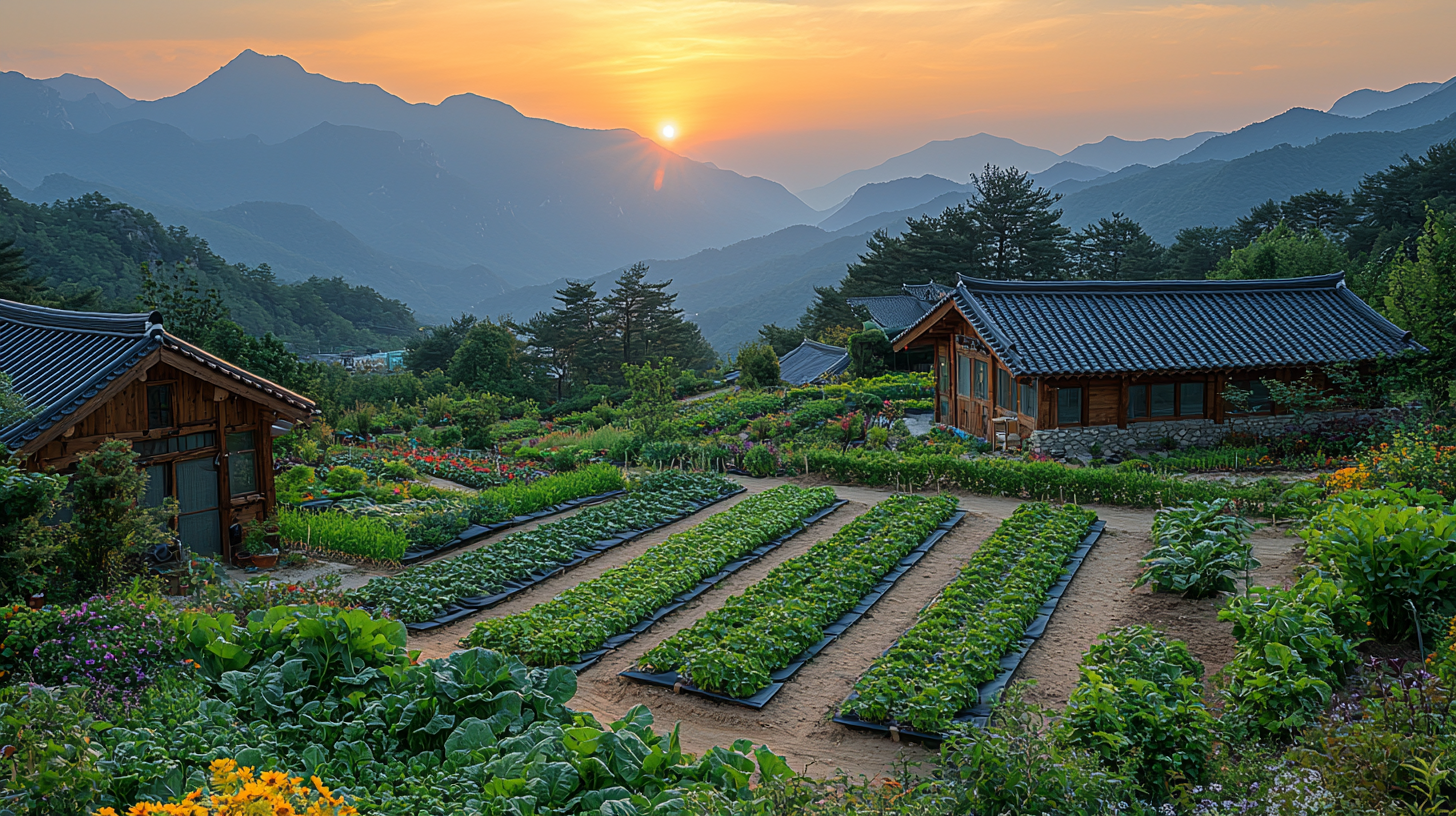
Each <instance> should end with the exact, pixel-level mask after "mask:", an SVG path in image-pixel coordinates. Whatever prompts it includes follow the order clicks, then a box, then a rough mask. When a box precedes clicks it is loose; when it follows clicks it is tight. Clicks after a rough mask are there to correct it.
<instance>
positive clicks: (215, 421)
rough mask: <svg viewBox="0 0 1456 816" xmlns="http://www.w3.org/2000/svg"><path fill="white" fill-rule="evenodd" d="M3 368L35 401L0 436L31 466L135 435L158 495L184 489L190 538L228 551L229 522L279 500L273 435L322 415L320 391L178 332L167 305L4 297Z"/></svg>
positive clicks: (69, 468) (62, 467)
mask: <svg viewBox="0 0 1456 816" xmlns="http://www.w3.org/2000/svg"><path fill="white" fill-rule="evenodd" d="M0 372H4V373H6V374H8V375H9V376H10V377H11V380H12V384H13V387H14V389H15V391H16V392H17V393H19V394H20V395H21V396H22V397H24V398H25V400H26V402H27V404H28V406H29V408H30V409H31V411H32V415H31V416H30V418H28V419H26V420H24V421H21V422H17V423H13V424H11V425H9V426H8V427H4V428H0V445H4V446H5V448H7V449H8V450H9V451H10V453H11V454H12V455H16V456H19V457H20V458H21V459H22V460H23V462H24V464H25V467H27V468H29V469H31V470H47V469H52V468H53V469H55V470H56V471H57V472H60V473H71V472H74V471H75V468H76V462H77V459H78V457H79V456H80V454H82V453H86V452H88V451H92V450H95V449H96V448H97V447H99V446H100V445H101V443H103V442H105V441H106V440H108V439H126V440H130V441H131V443H132V447H133V448H134V449H135V450H136V452H137V453H138V454H139V456H140V464H141V466H142V468H143V469H144V470H145V471H146V473H147V475H148V477H149V479H148V482H147V494H146V501H147V503H148V504H150V505H153V506H160V505H161V504H162V501H163V500H164V499H165V498H167V497H173V498H175V499H177V502H178V506H179V510H180V514H179V516H178V518H177V521H176V525H177V532H178V534H179V536H180V538H181V540H182V543H183V545H184V546H186V547H187V548H189V549H190V550H192V551H193V552H197V553H202V554H213V555H222V556H224V557H229V556H231V552H230V550H231V538H232V537H233V535H230V528H233V527H234V525H242V524H244V523H246V522H247V521H249V520H252V519H257V518H262V517H264V516H266V515H267V514H269V513H271V512H272V510H273V508H274V503H275V495H274V490H273V444H272V441H273V436H274V435H276V434H279V433H283V432H284V431H286V430H287V428H289V427H292V425H293V424H294V423H298V422H304V421H307V420H309V419H310V418H311V417H312V416H313V415H314V414H315V413H316V406H315V405H314V403H313V402H312V401H311V400H308V399H306V398H305V397H302V396H299V395H298V394H295V393H293V392H292V391H289V390H288V389H286V388H283V387H282V386H280V385H277V384H275V383H272V382H269V381H268V380H265V379H263V378H262V377H259V376H257V375H255V374H251V373H249V372H248V371H245V370H243V369H242V368H239V367H238V366H235V365H233V364H231V363H229V362H227V361H226V360H222V359H220V358H218V357H215V356H213V355H211V354H209V353H207V352H206V351H203V350H202V349H200V348H198V347H197V346H194V345H192V344H190V343H187V342H185V341H183V340H181V339H179V338H177V337H175V336H173V335H171V334H168V333H167V332H166V330H165V329H164V328H163V326H162V315H161V314H160V313H158V312H152V313H150V314H102V313H89V312H67V311H62V310H59V309H47V308H44V307H40V306H29V305H25V304H21V303H13V302H11V301H7V300H0ZM234 535H235V533H234Z"/></svg>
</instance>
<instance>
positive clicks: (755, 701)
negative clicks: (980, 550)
mask: <svg viewBox="0 0 1456 816" xmlns="http://www.w3.org/2000/svg"><path fill="white" fill-rule="evenodd" d="M965 517H966V512H965V511H964V510H957V511H956V512H955V513H952V514H951V516H950V518H948V519H946V520H945V521H943V522H941V523H940V524H939V525H938V526H937V527H936V528H935V530H934V531H932V532H931V533H930V535H928V536H926V537H925V540H924V541H922V542H920V543H919V544H917V545H915V549H913V550H911V551H910V552H909V553H908V554H907V555H906V556H905V557H904V558H902V559H900V561H899V563H898V564H896V565H895V567H894V569H892V570H890V571H889V572H887V573H885V575H884V577H882V578H881V579H880V582H879V583H878V584H875V585H874V587H873V588H871V589H870V591H869V592H868V593H866V594H865V596H864V597H863V598H860V601H859V603H858V604H856V605H855V607H854V608H853V609H851V610H849V611H848V612H846V613H844V614H843V615H841V616H840V617H839V619H838V620H836V621H834V623H831V624H829V625H828V626H826V627H824V637H822V638H820V639H819V642H817V643H815V644H814V645H813V646H810V647H809V648H808V649H805V650H804V651H803V652H802V653H800V654H799V655H798V656H797V657H795V658H794V659H793V661H792V662H790V663H789V665H787V666H784V667H783V668H781V669H778V670H777V671H774V672H771V673H770V674H769V677H770V678H771V679H772V680H773V682H772V683H770V684H769V685H767V686H765V687H764V688H762V689H760V690H759V691H758V693H756V694H754V695H752V696H750V697H730V696H728V695H726V694H715V693H714V692H711V691H704V690H703V689H700V688H698V687H697V686H694V685H693V684H692V681H690V680H688V678H687V676H685V675H681V674H679V673H677V672H675V671H670V672H658V673H655V674H653V673H649V672H641V671H635V670H628V671H624V672H621V673H619V675H618V676H619V677H627V678H630V679H632V680H636V681H637V682H639V683H648V684H651V685H654V686H663V687H666V688H670V689H673V690H675V691H679V692H687V693H688V694H696V695H698V696H699V697H707V698H708V699H710V700H718V701H721V702H725V703H733V704H734V705H741V706H747V707H749V708H752V709H754V710H758V709H761V708H763V707H764V706H766V705H768V703H769V701H770V700H772V699H773V698H774V695H776V694H778V693H779V689H782V688H783V687H784V683H786V682H788V681H789V679H790V678H792V677H793V676H794V675H796V674H798V673H799V670H800V669H802V668H804V666H805V665H806V664H807V663H808V662H809V661H810V660H813V659H814V658H815V657H817V656H818V655H819V653H820V652H822V651H824V650H825V649H826V648H828V646H829V644H831V643H833V642H834V641H835V640H837V639H838V638H839V636H840V635H842V634H844V632H845V630H847V629H849V627H851V626H853V625H854V624H855V623H857V622H858V621H859V619H860V618H862V617H864V616H865V614H866V613H867V612H869V611H870V609H871V608H872V607H874V605H875V604H876V603H878V602H879V600H880V598H883V597H884V596H885V593H886V592H889V591H890V588H891V587H893V586H894V585H895V582H897V581H899V580H900V578H902V577H903V576H904V575H905V573H907V572H909V571H910V568H911V567H913V566H915V565H916V564H917V563H919V561H920V559H921V558H924V557H925V554H926V553H927V552H930V548H931V547H934V546H935V545H936V544H937V543H938V542H939V541H940V540H941V539H942V538H944V537H945V536H946V534H947V533H949V532H950V531H951V529H952V528H954V527H955V526H956V525H957V524H959V523H960V522H961V519H963V518H965Z"/></svg>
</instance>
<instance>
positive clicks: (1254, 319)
mask: <svg viewBox="0 0 1456 816" xmlns="http://www.w3.org/2000/svg"><path fill="white" fill-rule="evenodd" d="M953 297H954V300H955V306H956V308H957V309H958V310H959V311H960V312H961V314H962V315H964V316H965V318H966V320H967V321H969V322H970V324H971V326H972V327H973V328H974V329H975V331H976V332H977V333H978V334H980V335H981V337H982V338H983V339H984V340H985V341H986V343H987V344H988V345H989V346H990V347H991V348H992V349H993V350H994V351H995V352H996V354H997V356H998V357H1000V358H1001V360H1002V361H1003V362H1004V363H1006V365H1007V367H1008V368H1009V369H1011V371H1012V373H1013V374H1015V375H1017V376H1046V375H1061V374H1104V373H1121V372H1134V371H1196V370H1209V369H1221V368H1235V369H1237V368H1264V367H1273V366H1299V365H1319V364H1327V363H1334V362H1351V361H1358V360H1371V359H1374V358H1376V357H1378V356H1380V355H1382V354H1398V353H1400V352H1403V351H1408V350H1417V351H1420V350H1423V349H1422V347H1421V346H1420V344H1418V343H1416V342H1415V341H1414V340H1412V339H1411V335H1410V332H1407V331H1405V330H1404V329H1401V328H1399V327H1398V326H1396V325H1395V324H1393V323H1391V322H1390V321H1389V320H1386V319H1385V318H1384V317H1382V316H1381V315H1380V314H1379V313H1377V312H1376V311H1375V310H1374V309H1372V308H1370V307H1369V306H1368V305H1367V304H1366V303H1365V302H1364V301H1362V300H1360V298H1358V297H1356V296H1355V294H1354V293H1353V292H1351V291H1350V290H1349V288H1348V287H1346V286H1345V283H1344V275H1343V274H1342V273H1336V274H1333V275H1320V276H1312V277H1304V278H1278V279H1267V280H1216V281H1046V282H1042V281H1037V282H1021V281H989V280H980V279H977V278H966V277H962V278H961V281H960V283H959V285H957V287H956V289H955V294H954V295H953ZM923 321H924V318H922V321H921V322H923ZM912 328H913V327H912ZM907 331H909V330H908V329H907ZM904 336H905V335H904V333H902V334H901V335H900V338H903V337H904ZM900 338H896V339H897V341H898V340H899V339H900Z"/></svg>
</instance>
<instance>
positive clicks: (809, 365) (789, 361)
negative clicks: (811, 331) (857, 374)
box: [779, 340, 849, 385]
mask: <svg viewBox="0 0 1456 816" xmlns="http://www.w3.org/2000/svg"><path fill="white" fill-rule="evenodd" d="M847 368H849V352H847V351H845V350H844V349H842V348H840V347H838V346H831V345H827V344H825V343H816V342H814V341H813V340H805V341H804V342H802V343H800V344H799V347H798V348H796V349H794V350H793V351H791V352H789V353H787V354H785V355H784V356H782V357H780V358H779V379H781V380H783V381H784V382H786V383H789V384H790V385H807V384H809V383H812V382H818V381H820V380H826V379H828V378H830V377H837V376H839V375H840V374H843V373H844V370H845V369H847Z"/></svg>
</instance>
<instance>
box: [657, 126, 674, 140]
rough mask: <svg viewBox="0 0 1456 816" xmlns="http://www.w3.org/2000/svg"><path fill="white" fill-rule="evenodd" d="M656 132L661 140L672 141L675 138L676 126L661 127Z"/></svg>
mask: <svg viewBox="0 0 1456 816" xmlns="http://www.w3.org/2000/svg"><path fill="white" fill-rule="evenodd" d="M658 132H659V133H661V134H662V138H664V139H673V138H676V137H677V126H676V125H663V126H662V129H661V130H660V131H658Z"/></svg>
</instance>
